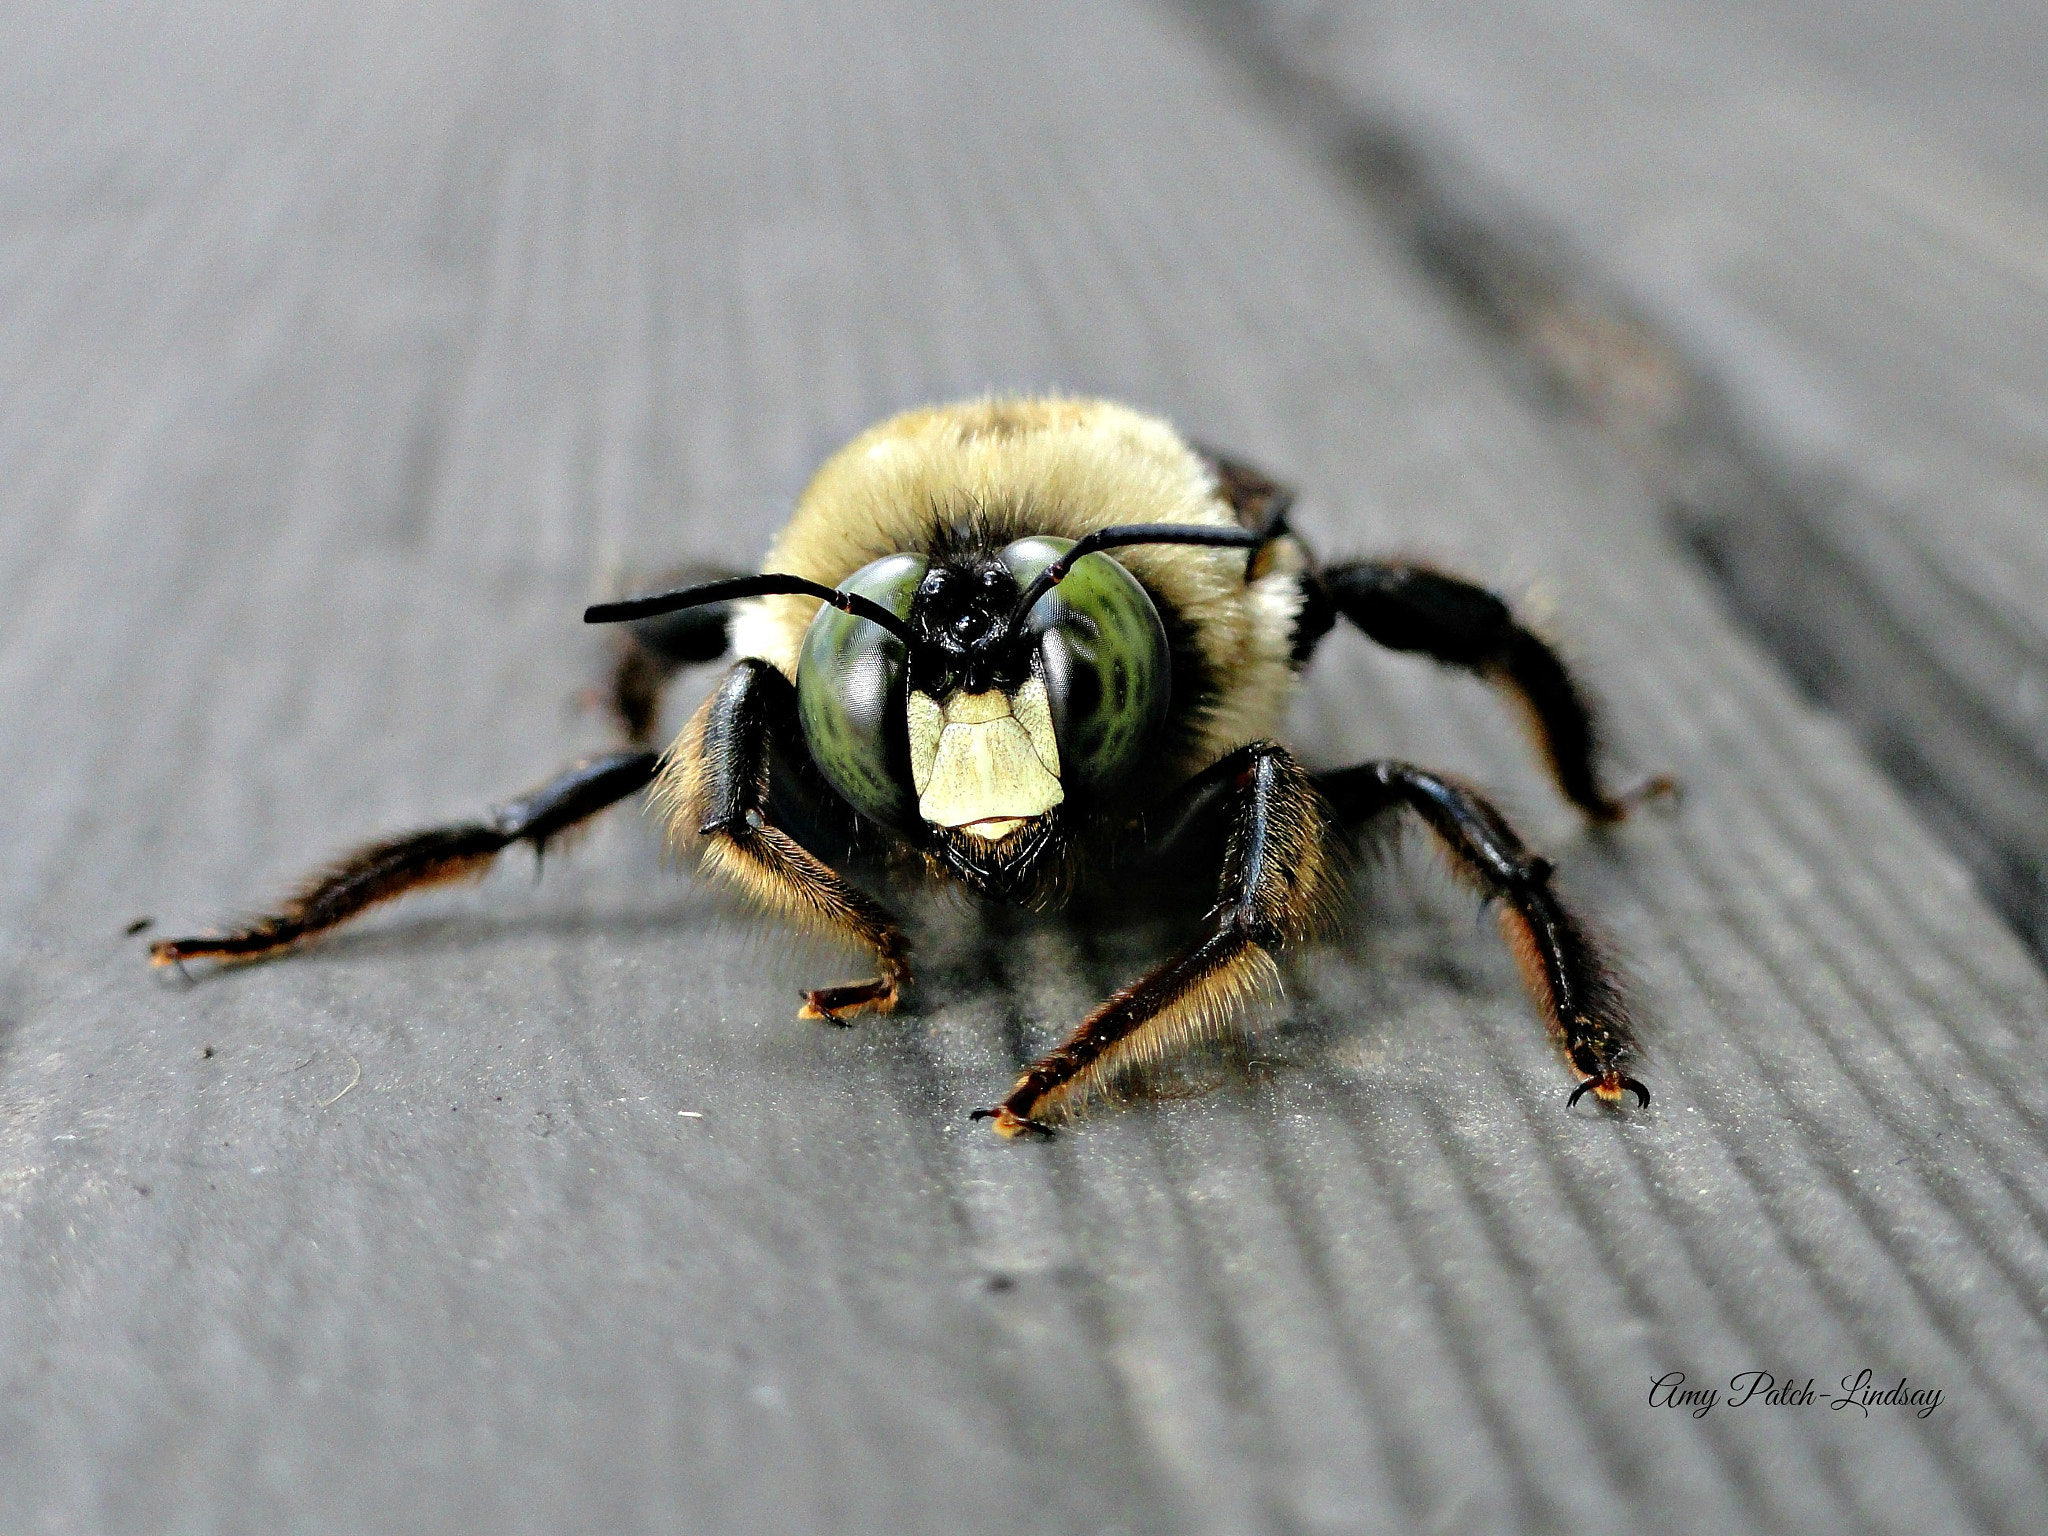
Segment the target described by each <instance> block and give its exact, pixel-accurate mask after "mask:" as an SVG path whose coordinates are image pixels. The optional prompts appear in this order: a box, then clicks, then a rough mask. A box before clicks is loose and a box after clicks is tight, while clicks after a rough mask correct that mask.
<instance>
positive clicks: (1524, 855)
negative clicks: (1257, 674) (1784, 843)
mask: <svg viewBox="0 0 2048 1536" xmlns="http://www.w3.org/2000/svg"><path fill="white" fill-rule="evenodd" d="M1316 786H1317V788H1318V789H1319V790H1320V791H1321V792H1322V794H1323V796H1324V797H1325V799H1326V800H1327V802H1328V804H1329V805H1330V807H1331V809H1332V810H1333V811H1334V812H1335V814H1336V816H1337V818H1338V819H1339V820H1340V821H1341V822H1343V823H1344V824H1345V825H1347V826H1350V827H1365V826H1368V825H1369V824H1370V823H1371V822H1373V821H1374V820H1376V819H1378V818H1380V817H1383V816H1387V815H1391V814H1393V813H1394V812H1396V811H1398V810H1400V809H1402V808H1404V807H1405V808H1406V809H1408V810H1410V811H1413V812H1414V813H1415V815H1416V816H1417V817H1418V818H1419V819H1420V820H1421V821H1422V823H1423V824H1424V825H1425V826H1427V827H1428V828H1429V830H1430V831H1431V832H1433V833H1435V834H1436V837H1437V839H1438V841H1439V842H1440V843H1441V844H1442V846H1443V848H1444V851H1445V852H1446V853H1447V854H1448V855H1449V856H1450V860H1451V864H1452V867H1453V868H1454V869H1455V870H1456V871H1457V872H1458V873H1459V874H1460V875H1461V876H1463V877H1464V878H1465V879H1466V880H1467V881H1469V882H1470V883H1471V884H1472V885H1474V886H1476V887H1477V888H1478V889H1479V891H1480V892H1481V894H1483V895H1484V896H1485V897H1486V898H1487V899H1489V900H1491V901H1496V902H1498V903H1499V910H1500V921H1501V930H1502V932H1503V933H1504V934H1505V935H1506V937H1507V940H1508V944H1509V947H1510V948H1511V949H1513V951H1514V954H1515V959H1516V962H1517V963H1518V964H1519V965H1520V967H1521V971H1522V978H1523V980H1524V982H1525V983H1526V984H1527V986H1528V988H1529V992H1530V994H1531V995H1532V996H1533V997H1534V999H1535V1001H1536V1005H1537V1007H1538V1008H1539V1009H1540V1010H1541V1011H1542V1014H1543V1018H1544V1021H1545V1023H1546V1024H1548V1025H1549V1027H1550V1032H1551V1036H1552V1038H1553V1039H1554V1040H1555V1041H1556V1043H1557V1046H1558V1048H1559V1050H1560V1051H1562V1052H1563V1054H1564V1058H1565V1060H1566V1062H1567V1063H1568V1064H1569V1065H1570V1066H1571V1068H1572V1070H1573V1071H1574V1072H1576V1073H1578V1075H1579V1077H1580V1079H1581V1080H1580V1083H1579V1085H1578V1087H1576V1088H1575V1089H1573V1090H1572V1094H1571V1097H1570V1099H1569V1100H1568V1101H1567V1106H1566V1107H1567V1108H1569V1107H1570V1105H1572V1104H1576V1103H1577V1102H1578V1101H1579V1099H1580V1097H1581V1096H1583V1095H1584V1094H1587V1093H1592V1094H1595V1095H1597V1096H1598V1097H1599V1098H1600V1100H1601V1101H1602V1102H1603V1103H1608V1104H1618V1103H1619V1102H1620V1101H1621V1097H1622V1095H1623V1094H1624V1093H1633V1094H1634V1095H1635V1096H1636V1099H1637V1101H1638V1102H1639V1104H1641V1105H1645V1106H1647V1105H1648V1104H1649V1102H1650V1090H1649V1089H1647V1088H1645V1087H1644V1086H1643V1085H1642V1084H1641V1083H1639V1082H1638V1081H1636V1079H1634V1078H1633V1077H1630V1076H1629V1075H1628V1067H1629V1065H1630V1062H1631V1060H1632V1058H1633V1057H1634V1055H1635V1042H1634V1039H1633V1037H1632V1035H1631V1032H1630V1028H1629V1021H1628V1013H1627V1010H1626V1008H1625V1007H1624V1004H1623V1001H1622V998H1621V994H1620V992H1619V990H1618V989H1617V987H1616V986H1615V983H1614V980H1613V977H1612V975H1611V973H1610V972H1609V970H1608V968H1607V966H1606V963H1605V962H1604V961H1603V959H1602V957H1601V954H1600V950H1599V947H1598V946H1597V945H1596V944H1595V943H1594V942H1593V940H1592V938H1591V937H1590V936H1589V935H1588V933H1587V932H1586V929H1585V926H1584V925H1583V924H1582V923H1581V922H1580V921H1579V920H1578V918H1576V917H1575V916H1573V915H1572V912H1571V910H1570V909H1569V908H1567V907H1566V906H1565V904H1564V903H1563V902H1562V901H1560V900H1559V899H1558V896H1557V893H1556V892H1555V891H1553V890H1552V889H1551V884H1550V877H1551V865H1550V861H1549V860H1548V859H1545V858H1543V857H1541V856H1540V855H1535V854H1531V853H1530V852H1529V851H1528V849H1527V848H1526V847H1524V846H1523V843H1522V840H1521V838H1520V837H1519V836H1517V835H1516V833H1515V829H1514V828H1513V827H1511V826H1509V825H1508V822H1507V819H1506V818H1505V817H1504V816H1502V815H1501V813H1500V812H1499V811H1498V810H1496V809H1495V808H1494V807H1493V806H1491V805H1489V804H1488V803H1487V802H1486V800H1485V799H1483V798H1482V797H1481V796H1480V795H1478V794H1477V793H1475V792H1474V791H1472V790H1470V789H1468V788H1466V787H1465V786H1464V785H1462V784H1458V783H1455V782H1453V781H1452V780H1450V779H1447V778H1444V777H1442V776H1441V775H1438V774H1434V773H1429V772H1426V771H1424V770H1423V769H1420V768H1415V767H1411V766H1409V765H1408V764H1406V763H1393V762H1375V763H1363V764H1360V765H1359V766H1358V767H1356V768H1345V769H1341V770H1339V771H1337V772H1335V773H1327V774H1321V775H1318V776H1317V779H1316Z"/></svg>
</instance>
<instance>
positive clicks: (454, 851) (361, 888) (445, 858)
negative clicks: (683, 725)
mask: <svg viewBox="0 0 2048 1536" xmlns="http://www.w3.org/2000/svg"><path fill="white" fill-rule="evenodd" d="M659 762H660V758H659V756H658V755H657V754H656V753H653V752H645V751H634V752H612V753H607V754H606V755H604V756H602V757H592V758H586V759H584V760H583V761H582V762H579V763H577V764H576V765H575V766H573V767H571V768H568V769H566V770H564V771H563V772H561V773H559V774H557V775H556V776H555V777H554V778H552V779H550V780H548V782H547V783H545V784H542V785H540V786H539V787H538V788H535V789H532V790H529V791H528V792H527V793H525V794H523V795H521V796H520V797H519V798H518V799H516V800H512V801H508V802H507V803H506V804H504V805H501V806H498V807H496V808H495V809H494V810H492V811H491V812H490V813H489V814H487V815H486V816H485V817H484V819H483V820H481V821H463V822H454V823H451V824H450V825H448V826H442V827H429V828H427V829H425V830H423V831H419V832H408V833H405V834H404V835H402V836H399V837H393V838H386V839H385V840H384V841H382V842H376V843H371V844H369V845H367V846H366V847H362V848H358V849H356V850H355V852H353V853H349V854H345V855H343V856H342V857H341V858H339V859H337V860H335V862H334V863H332V864H330V865H328V866H327V867H326V868H325V869H323V870H321V871H319V872H318V873H317V874H315V875H314V876H313V877H312V878H311V879H310V880H308V881H306V882H305V884H303V885H301V886H300V887H299V889H298V890H296V891H294V892H293V893H292V894H291V895H290V896H288V897H287V898H286V899H285V900H284V902H283V903H282V904H281V905H280V906H279V908H278V910H277V911H275V912H273V913H270V914H268V915H266V916H263V917H258V918H255V919H253V920H251V921H250V922H248V923H245V924H243V925H242V926H241V927H239V928H236V929H234V930H233V931H232V932H229V933H224V934H217V935H207V936H201V937H197V938H188V939H162V940H159V941H158V942H157V943H155V944H152V945H151V946H150V948H149V958H150V961H151V963H152V964H155V965H178V964H180V963H182V962H184V961H186V960H198V959H204V960H217V961H220V962H222V963H223V964H233V963H237V962H241V961H247V960H261V959H264V958H266V957H267V956H270V955H275V954H278V953H279V952H281V951H283V950H286V949H290V948H291V947H292V946H294V945H296V944H301V943H303V942H305V941H306V940H307V939H310V938H314V937H316V936H317V935H319V934H322V933H325V932H327V931H328V930H329V929H332V928H334V927H336V926H338V925H340V924H342V923H345V922H347V921H348V920H349V919H350V918H352V917H354V916H355V915H356V914H357V913H359V912H362V911H364V910H366V909H367V908H369V907H373V906H376V905H377V904H378V903H379V902H384V901H390V900H391V899H392V898H393V897H396V896H403V895H404V894H405V893H406V892H408V891H417V890H421V889H424V888H425V887H427V886H430V885H443V884H446V883H447V882H448V881H451V880H465V879H471V878H473V877H475V876H477V875H481V874H482V873H483V872H484V870H486V869H487V868H489V867H490V864H491V861H492V860H493V859H495V858H497V856H498V855H499V854H500V853H502V852H503V851H504V850H505V849H507V848H509V847H511V846H512V845H513V844H514V843H526V844H528V845H530V846H531V847H532V849H533V851H534V852H535V854H536V855H540V854H544V853H545V852H546V850H547V845H548V843H549V842H550V841H551V840H552V839H554V838H556V837H559V836H561V835H562V834H563V833H565V832H567V831H569V830H571V829H572V828H574V827H576V826H577V825H578V824H579V823H581V822H584V821H587V820H589V818H591V817H592V816H595V815H596V814H597V813H598V812H600V811H602V810H605V809H606V808H608V807H610V806H613V805H616V804H617V803H618V802H619V801H621V800H624V799H625V798H626V797H627V796H629V795H633V794H636V793H638V792H639V791H640V790H643V789H645V788H646V787H647V786H648V784H649V783H651V782H652V781H653V779H654V772H655V769H656V767H657V766H658V765H659Z"/></svg>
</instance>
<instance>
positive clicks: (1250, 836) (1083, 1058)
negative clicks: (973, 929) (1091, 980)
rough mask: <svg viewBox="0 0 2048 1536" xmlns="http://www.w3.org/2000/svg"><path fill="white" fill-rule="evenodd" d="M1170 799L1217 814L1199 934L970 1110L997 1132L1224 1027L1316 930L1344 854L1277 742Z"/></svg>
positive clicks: (1031, 1125)
mask: <svg viewBox="0 0 2048 1536" xmlns="http://www.w3.org/2000/svg"><path fill="white" fill-rule="evenodd" d="M1181 798H1182V800H1183V803H1184V806H1185V808H1186V809H1187V811H1188V813H1189V815H1188V818H1187V819H1188V820H1192V819H1193V818H1194V817H1197V816H1203V815H1206V814H1208V813H1209V812H1211V811H1217V810H1220V814H1221V816H1222V819H1223V831H1224V838H1223V844H1224V851H1223V869H1222V873H1221V876H1220V878H1219V881H1218V892H1217V897H1218V899H1217V902H1216V904H1215V906H1213V907H1212V908H1210V910H1209V913H1208V916H1207V918H1206V924H1207V932H1206V933H1205V934H1204V935H1203V936H1202V937H1201V938H1200V939H1199V940H1198V941H1197V942H1196V943H1194V944H1193V945H1191V946H1190V947H1189V948H1187V949H1185V950H1183V951H1182V952H1181V953H1180V954H1179V955H1177V956H1175V957H1174V958H1173V959H1172V960H1170V961H1168V962H1167V963H1166V964H1165V965H1162V966H1160V967H1159V968H1158V969H1157V970H1155V971H1153V972H1152V973H1151V974H1150V975H1148V976H1146V977H1144V978H1143V979H1141V980H1139V981H1137V982H1135V983H1134V984H1132V985H1131V986H1128V987H1126V988H1124V989H1123V990H1122V991H1121V992H1118V993H1117V994H1116V995H1115V996H1114V997H1112V998H1110V999H1109V1000H1108V1001H1107V1002H1105V1003H1104V1004H1103V1005H1102V1006H1101V1007H1099V1008H1097V1009H1096V1010H1095V1011H1094V1012H1093V1013H1091V1014H1090V1015H1089V1016H1088V1017H1087V1018H1086V1019H1085V1020H1083V1021H1082V1023H1081V1025H1080V1027H1079V1028H1077V1029H1076V1030H1075V1031H1074V1033H1073V1034H1072V1035H1071V1036H1069V1037H1068V1038H1067V1040H1066V1041H1065V1043H1064V1044H1062V1045H1060V1046H1059V1047H1058V1048H1057V1049H1056V1050H1053V1051H1050V1052H1048V1053H1047V1054H1046V1055H1044V1056H1042V1057H1040V1058H1039V1059H1038V1060H1037V1061H1034V1062H1033V1063H1032V1064H1031V1065H1030V1066H1029V1067H1027V1068H1025V1070H1024V1073H1023V1075H1022V1076H1021V1077H1019V1078H1018V1079H1017V1083H1016V1086H1015V1087H1014V1088H1012V1089H1011V1090H1010V1093H1009V1095H1008V1097H1006V1098H1005V1099H1004V1100H1003V1101H1002V1103H1000V1104H998V1105H996V1106H995V1108H993V1109H984V1110H978V1111H976V1112H975V1118H976V1119H990V1120H993V1121H994V1122H995V1129H996V1131H997V1132H998V1133H1000V1134H1001V1135H1004V1136H1017V1135H1021V1134H1023V1133H1025V1132H1027V1131H1042V1130H1045V1129H1047V1128H1048V1127H1047V1125H1046V1121H1047V1120H1048V1119H1050V1118H1053V1117H1056V1116H1057V1115H1059V1114H1060V1113H1061V1111H1062V1110H1063V1108H1064V1107H1066V1106H1067V1105H1068V1104H1069V1103H1070V1102H1071V1101H1073V1100H1075V1099H1076V1098H1078V1097H1080V1096H1083V1095H1085V1094H1086V1093H1087V1092H1088V1091H1089V1090H1090V1089H1092V1088H1094V1087H1096V1086H1099V1085H1100V1084H1102V1083H1104V1082H1106V1081H1107V1080H1108V1079H1110V1078H1111V1077H1113V1076H1114V1075H1115V1074H1116V1073H1118V1072H1119V1071H1121V1070H1122V1069H1124V1068H1127V1067H1129V1066H1132V1065H1135V1064H1138V1063H1141V1062H1143V1061H1145V1060H1147V1059H1151V1058H1155V1057H1158V1056H1161V1055H1164V1054H1166V1053H1168V1052H1170V1051H1172V1050H1174V1049H1175V1048H1176V1047H1178V1046H1179V1045H1181V1044H1182V1043H1184V1042H1186V1041H1188V1040H1191V1039H1193V1038H1195V1037H1198V1036H1201V1035H1206V1034H1211V1033H1214V1032H1216V1031H1217V1030H1219V1029H1222V1028H1224V1027H1227V1025H1228V1023H1229V1021H1230V1019H1231V1017H1232V1016H1233V1015H1234V1014H1236V1013H1237V1012H1238V1011H1239V1010H1240V1009H1241V1008H1243V1007H1244V1006H1245V1005H1246V1004H1247V1003H1249V1002H1250V1001H1252V1000H1253V999H1254V998H1256V997H1259V996H1262V995H1265V994H1268V993H1270V992H1271V991H1273V990H1274V989H1275V987H1276V986H1277V983H1278V973H1277V968H1276V965H1275V962H1274V958H1273V956H1274V951H1276V950H1277V949H1279V948H1280V947H1282V946H1283V945H1285V944H1288V943H1293V942H1296V941H1299V940H1301V939H1303V938H1306V937H1307V936H1308V935H1309V934H1310V933H1312V932H1314V931H1315V930H1316V929H1318V928H1319V927H1321V926H1323V924H1324V922H1325V920H1326V918H1327V916H1328V911H1329V908H1330V906H1331V904H1332V903H1333V901H1334V900H1335V899H1336V897H1337V895H1338V893H1339V892H1340V891H1341V890H1342V887H1343V876H1342V869H1343V862H1344V861H1343V859H1342V857H1341V854H1340V844H1339V843H1338V842H1337V840H1336V838H1335V836H1334V835H1333V830H1332V825H1331V821H1330V817H1329V814H1328V811H1327V808H1326V807H1325V805H1324V802H1323V799H1322V797H1321V795H1320V794H1318V793H1317V791H1316V788H1315V785H1314V783H1313V781H1312V780H1311V779H1310V778H1309V775H1308V774H1307V773H1306V772H1305V771H1304V770H1303V769H1302V767H1301V765H1300V764H1298V763H1296V762H1295V760H1294V759H1293V757H1291V756H1290V755H1289V754H1288V752H1287V750H1286V749H1285V748H1283V747H1280V746H1277V745H1275V744H1274V743H1272V742H1254V743H1252V744H1251V745H1250V746H1246V747H1241V748H1239V749H1238V750H1237V751H1236V752H1233V753H1231V754H1230V755H1229V756H1228V757H1225V758H1223V759H1222V760H1221V761H1220V762H1218V763H1216V764H1215V765H1214V766H1213V767H1211V768H1209V769H1207V770H1205V771H1204V772H1203V773H1202V774H1201V775H1199V776H1198V777H1197V778H1196V780H1195V781H1194V782H1193V783H1191V784H1190V785H1189V786H1188V788H1187V789H1186V790H1184V791H1183V792H1182V796H1181ZM1216 801H1220V806H1218V805H1216V804H1213V803H1211V804H1206V805H1205V803H1204V802H1216Z"/></svg>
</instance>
